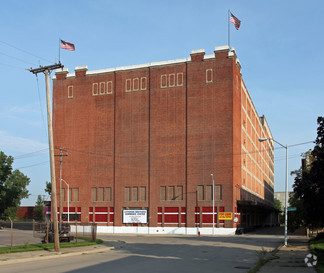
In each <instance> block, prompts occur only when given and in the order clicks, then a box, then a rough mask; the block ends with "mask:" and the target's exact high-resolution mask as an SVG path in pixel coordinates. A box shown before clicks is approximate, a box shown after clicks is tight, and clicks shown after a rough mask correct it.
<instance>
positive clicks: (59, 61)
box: [59, 38, 61, 63]
mask: <svg viewBox="0 0 324 273" xmlns="http://www.w3.org/2000/svg"><path fill="white" fill-rule="evenodd" d="M59 63H61V38H59Z"/></svg>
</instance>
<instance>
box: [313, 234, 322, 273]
mask: <svg viewBox="0 0 324 273" xmlns="http://www.w3.org/2000/svg"><path fill="white" fill-rule="evenodd" d="M318 237H319V236H318ZM318 237H316V238H314V239H312V240H310V249H311V252H312V254H315V255H316V256H317V265H316V270H317V272H319V273H324V238H318ZM321 237H323V236H321Z"/></svg>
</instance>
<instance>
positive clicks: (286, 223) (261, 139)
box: [259, 138, 288, 247]
mask: <svg viewBox="0 0 324 273" xmlns="http://www.w3.org/2000/svg"><path fill="white" fill-rule="evenodd" d="M266 140H272V141H274V142H276V143H277V144H279V145H280V146H281V147H283V148H285V149H286V190H285V244H284V246H285V247H286V246H287V226H288V145H286V146H285V145H282V144H281V143H280V142H278V141H276V140H275V139H273V138H259V141H260V142H263V141H266Z"/></svg>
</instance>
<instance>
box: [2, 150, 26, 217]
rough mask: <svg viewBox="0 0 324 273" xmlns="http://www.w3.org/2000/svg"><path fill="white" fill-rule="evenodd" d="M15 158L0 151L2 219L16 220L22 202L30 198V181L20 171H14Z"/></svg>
mask: <svg viewBox="0 0 324 273" xmlns="http://www.w3.org/2000/svg"><path fill="white" fill-rule="evenodd" d="M12 163H13V157H12V156H7V155H6V154H5V153H4V152H2V151H0V218H5V219H7V218H8V217H12V218H14V217H15V216H16V214H17V210H18V207H19V205H20V201H21V200H22V199H23V198H27V197H28V196H29V193H28V190H27V186H28V185H29V183H30V179H29V178H28V177H27V176H26V175H24V174H23V173H22V172H20V171H19V170H14V171H13V170H12Z"/></svg>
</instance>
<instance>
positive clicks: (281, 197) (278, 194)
mask: <svg viewBox="0 0 324 273" xmlns="http://www.w3.org/2000/svg"><path fill="white" fill-rule="evenodd" d="M291 193H292V191H289V192H288V200H287V202H288V207H290V204H289V196H290V194H291ZM274 198H276V199H278V200H279V201H280V202H281V210H282V211H284V210H285V200H286V199H285V198H286V192H284V191H278V192H275V193H274Z"/></svg>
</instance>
